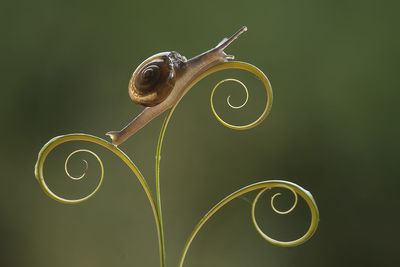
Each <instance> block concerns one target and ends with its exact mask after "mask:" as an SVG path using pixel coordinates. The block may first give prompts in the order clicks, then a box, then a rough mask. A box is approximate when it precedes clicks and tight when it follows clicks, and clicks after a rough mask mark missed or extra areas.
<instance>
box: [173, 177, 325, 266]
mask: <svg viewBox="0 0 400 267" xmlns="http://www.w3.org/2000/svg"><path fill="white" fill-rule="evenodd" d="M272 188H286V189H289V190H290V191H292V192H293V194H294V195H295V202H294V204H293V205H292V207H291V208H290V209H289V210H287V211H279V210H278V209H276V207H275V205H274V202H273V201H274V198H275V197H276V196H278V194H279V193H278V194H275V195H274V196H273V197H272V198H271V206H272V209H273V210H274V211H275V212H278V213H281V214H287V213H289V212H291V211H292V210H293V209H294V208H295V207H296V205H297V195H299V196H301V197H302V198H303V199H304V200H305V202H306V203H307V206H308V208H309V210H310V213H311V222H310V226H309V228H308V230H307V232H306V233H305V234H304V235H303V236H301V237H300V238H298V239H296V240H292V241H280V240H276V239H273V238H271V237H269V236H268V235H266V234H265V233H264V232H263V231H262V230H261V228H260V227H259V225H258V223H257V220H256V216H255V207H256V204H257V202H258V200H259V198H260V196H261V195H262V194H263V193H264V192H265V191H267V190H268V189H272ZM255 190H261V191H260V192H259V193H258V194H257V196H256V197H255V198H254V200H253V202H252V208H251V218H252V221H253V224H254V227H255V228H256V230H257V232H258V233H259V234H260V235H261V237H262V238H264V239H265V240H267V241H268V242H270V243H272V244H274V245H276V246H281V247H293V246H298V245H300V244H302V243H304V242H306V241H307V240H308V239H310V238H311V236H312V235H313V234H314V233H315V231H316V230H317V226H318V220H319V211H318V207H317V204H316V203H315V200H314V198H313V196H312V195H311V193H310V192H308V191H307V190H305V189H304V188H302V187H300V186H299V185H297V184H294V183H291V182H288V181H284V180H268V181H263V182H259V183H255V184H252V185H248V186H246V187H243V188H241V189H239V190H237V191H235V192H233V193H232V194H230V195H229V196H227V197H225V198H224V199H222V200H221V201H220V202H219V203H218V204H217V205H215V206H214V207H213V208H212V209H211V210H210V211H209V212H207V213H206V214H205V215H204V217H203V218H202V219H201V220H200V222H199V223H198V224H197V226H196V227H195V228H194V230H193V232H192V233H191V234H190V236H189V238H188V240H187V241H186V244H185V246H184V248H183V252H182V255H181V259H180V263H179V267H182V266H183V263H184V260H185V257H186V254H187V251H188V249H189V247H190V245H191V243H192V241H193V239H194V238H195V237H196V235H197V233H198V232H199V231H200V229H201V228H202V227H203V225H204V224H205V223H206V222H207V221H208V220H209V219H210V218H211V217H212V216H213V215H214V214H215V213H216V212H217V211H218V210H219V209H221V208H222V207H223V206H225V205H226V204H227V203H229V202H230V201H232V200H233V199H236V198H238V197H240V196H242V195H244V194H246V193H249V192H251V191H255Z"/></svg>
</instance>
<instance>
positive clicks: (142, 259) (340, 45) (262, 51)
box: [0, 0, 400, 267]
mask: <svg viewBox="0 0 400 267" xmlns="http://www.w3.org/2000/svg"><path fill="white" fill-rule="evenodd" d="M399 8H400V5H399V4H398V2H397V1H372V0H371V1H370V0H367V1H320V0H319V1H277V0H268V1H250V0H249V1H187V0H186V1H172V0H171V1H58V0H56V1H54V0H52V1H40V0H39V1H18V0H17V1H3V2H2V7H1V9H0V29H1V41H0V48H1V49H0V51H1V59H0V67H1V71H0V76H1V90H0V96H1V97H0V101H1V105H0V109H1V112H0V118H1V127H2V130H1V133H0V135H1V140H2V144H1V154H0V157H1V158H0V159H1V161H0V162H1V170H2V175H1V176H2V177H1V179H0V188H1V194H0V196H1V202H0V214H1V215H0V216H1V219H0V234H1V257H0V265H1V266H30V267H35V266H41V267H43V266H60V267H63V266H76V267H78V266H158V264H159V263H158V259H159V258H158V257H159V256H158V247H157V240H156V229H155V224H154V221H153V218H152V213H151V210H150V206H149V204H148V203H147V201H146V198H145V195H144V192H143V190H142V189H141V188H140V185H139V183H138V182H137V179H136V178H135V177H134V176H133V175H132V174H131V173H130V172H129V170H128V168H127V167H126V166H124V164H123V163H122V162H121V161H120V160H119V159H118V158H116V157H115V156H114V155H112V154H111V153H109V152H108V151H105V150H102V149H101V148H99V147H96V146H89V148H92V149H93V150H94V151H96V152H97V153H99V155H101V157H102V158H103V162H104V164H105V171H106V173H105V182H104V184H103V186H102V188H101V189H100V191H99V192H98V193H97V194H96V196H95V197H93V198H92V199H90V200H89V201H87V202H85V203H82V204H79V205H72V206H70V205H64V204H60V203H57V202H55V201H53V200H51V199H50V198H48V197H47V196H46V195H45V194H44V193H43V192H42V191H41V189H40V188H39V185H38V183H37V182H36V180H35V178H34V175H33V167H34V164H35V161H36V157H37V153H38V151H39V150H40V148H41V147H42V146H43V145H44V144H45V143H46V142H47V141H48V140H49V139H51V138H52V137H54V136H57V135H61V134H67V133H74V132H83V133H88V134H93V135H96V136H99V137H104V138H105V136H104V133H105V132H107V131H109V130H118V129H120V128H121V127H123V126H124V125H125V124H126V123H127V122H129V121H130V120H131V119H132V118H133V117H134V116H135V115H136V114H138V113H139V112H140V111H141V109H142V108H141V107H139V106H137V105H135V104H133V103H132V102H131V101H130V99H129V97H128V94H127V84H128V81H129V79H130V75H131V73H132V72H133V71H134V69H135V68H136V66H137V65H138V64H139V63H141V62H142V61H143V60H144V59H145V58H147V57H149V56H151V55H153V54H155V53H157V52H161V51H171V50H176V51H179V52H180V53H181V54H183V55H185V56H186V57H188V58H190V57H192V56H195V55H197V54H199V53H201V52H203V51H205V50H207V49H209V48H211V47H213V46H215V45H216V44H217V43H218V42H219V41H220V40H221V39H222V38H223V37H225V36H229V35H231V34H232V33H233V32H235V31H236V30H237V29H238V28H239V27H241V26H242V25H246V26H248V28H249V30H248V32H246V33H245V34H243V35H242V36H241V37H240V38H239V39H238V40H236V41H235V42H234V43H233V44H232V45H231V46H230V47H229V48H228V49H227V52H228V53H230V54H234V55H235V56H236V58H237V59H238V60H242V61H247V62H250V63H252V64H254V65H256V66H258V67H259V68H260V69H262V70H263V71H264V72H265V73H266V74H267V75H268V77H269V78H270V80H271V84H272V87H273V89H274V105H273V109H272V112H271V114H270V116H269V117H268V118H267V119H266V120H265V121H264V122H263V123H262V124H261V125H260V126H258V127H256V128H254V129H251V130H248V131H240V132H238V131H233V130H230V129H228V128H225V127H223V126H222V125H220V124H219V123H218V121H217V120H215V119H214V117H213V116H212V113H211V109H210V107H209V95H210V92H211V89H212V87H213V86H214V84H215V83H216V82H218V81H219V80H221V79H223V78H228V77H241V78H242V79H243V81H244V82H245V83H246V84H248V86H249V89H250V93H251V96H250V102H249V104H248V106H247V107H246V108H244V110H243V111H240V112H239V111H236V110H229V109H228V108H227V107H226V102H225V98H226V96H227V95H228V94H231V95H232V102H233V103H234V104H239V103H240V101H242V99H243V92H242V91H241V90H240V88H239V87H237V85H235V84H224V85H223V86H222V87H221V89H220V90H219V91H218V94H217V95H216V99H215V102H216V106H217V110H218V112H220V113H221V115H223V116H224V118H226V120H228V121H229V122H233V123H245V122H249V121H250V120H251V119H253V118H256V117H257V116H258V115H259V114H260V112H261V111H262V108H263V105H264V104H265V92H264V91H263V89H262V87H261V84H260V83H259V82H258V81H257V80H256V79H254V77H253V76H252V75H249V74H245V73H242V72H235V71H233V72H229V71H228V72H226V73H222V74H221V73H218V74H215V75H213V76H211V77H208V78H207V79H205V80H203V81H201V82H200V83H199V84H197V85H196V86H195V87H194V88H192V90H191V91H190V92H189V93H188V94H187V95H186V96H185V98H184V100H183V101H182V102H181V104H180V105H179V107H178V108H177V110H176V112H175V114H174V116H173V118H172V120H171V122H170V125H169V128H168V130H167V134H166V137H165V143H164V147H163V158H162V163H161V178H162V199H163V201H164V202H163V203H164V204H163V208H164V220H165V222H164V223H165V231H166V239H167V241H166V245H167V248H166V249H167V264H168V266H176V264H177V260H178V257H179V255H180V251H181V249H182V247H183V244H184V242H185V240H186V238H187V236H188V235H189V233H190V232H191V230H192V229H193V227H194V225H195V224H196V223H197V222H198V220H199V219H200V218H201V217H202V216H203V214H204V213H205V212H207V210H208V209H209V208H211V207H212V206H213V205H214V204H215V203H216V202H217V201H219V200H220V199H222V198H223V197H224V196H226V195H227V194H229V193H231V192H233V191H234V190H236V189H238V188H240V187H242V186H245V185H248V184H251V183H254V182H258V181H261V180H266V179H286V180H289V181H292V182H295V183H297V184H299V185H301V186H303V187H304V188H306V189H307V190H309V191H311V192H312V194H313V195H314V197H315V199H316V201H317V203H318V206H319V209H320V215H321V220H320V225H319V229H318V231H317V233H316V234H315V235H314V236H313V237H312V239H311V240H310V241H309V242H307V243H305V244H303V245H301V246H299V247H295V248H278V247H274V246H272V245H270V244H269V243H267V242H265V241H264V240H263V239H262V238H261V237H260V236H259V235H258V234H257V233H256V231H255V229H254V228H253V226H252V224H251V221H250V205H249V203H248V201H249V200H251V199H252V198H253V197H254V195H252V194H249V195H248V196H246V198H242V199H238V200H235V201H233V202H232V203H231V204H230V205H228V206H227V207H225V208H224V209H222V210H221V211H220V212H219V213H218V214H217V215H216V216H215V217H214V218H213V219H212V220H211V221H210V222H209V223H208V224H206V225H205V227H204V228H203V229H202V231H201V232H200V233H199V236H198V237H197V238H196V239H195V241H194V243H193V245H192V247H191V249H190V250H189V253H188V255H187V259H186V263H185V266H193V267H195V266H219V267H221V266H252V267H253V266H254V267H257V266H274V267H278V266H308V267H311V266H394V265H396V261H397V258H398V257H396V253H397V251H398V248H399V247H398V242H397V239H398V238H399V230H398V227H399V224H400V220H399V208H400V207H399V206H400V205H399V203H400V202H399V193H398V192H399V185H400V183H399V178H400V177H399V166H398V165H399V149H400V141H399V133H400V127H399V119H398V118H399V109H398V105H399V104H398V101H399V97H400V93H399V84H400V83H399V74H398V72H399V67H400V66H399V59H400V58H399V47H400V43H399V25H400V24H399V19H398V16H399ZM162 120H163V116H161V117H160V118H157V119H155V120H154V121H152V122H151V123H150V124H149V125H147V126H146V127H145V128H143V129H142V130H141V131H140V132H139V133H137V134H136V135H135V136H134V137H132V138H130V139H129V140H128V141H127V142H126V143H124V144H123V145H121V146H120V148H121V149H123V150H124V151H125V152H126V153H127V154H128V155H129V156H130V157H131V158H132V159H133V161H134V162H135V163H136V164H137V165H138V167H139V168H140V169H141V170H142V172H143V174H144V176H145V177H146V179H147V180H148V181H149V184H150V185H151V186H154V155H155V150H156V140H157V136H158V133H159V129H160V128H161V124H162ZM84 145H85V144H73V145H66V146H65V147H64V148H60V149H59V150H57V151H55V152H54V154H52V155H51V157H50V158H49V161H48V162H47V164H46V172H45V175H47V178H48V181H49V183H50V185H51V186H52V188H54V189H55V190H56V191H57V192H58V193H60V194H62V195H63V196H68V197H75V196H78V195H81V194H84V193H85V192H86V191H87V190H90V189H91V188H93V185H94V184H95V183H96V181H97V180H96V179H97V178H96V177H95V176H96V174H97V173H98V170H96V164H95V163H92V164H90V163H91V161H89V164H90V169H89V173H88V174H89V177H88V178H87V180H85V181H82V182H79V183H78V184H76V183H73V182H70V181H68V180H67V179H66V177H65V175H64V173H63V160H64V158H65V154H64V153H67V151H71V150H72V149H74V148H76V147H81V146H84ZM71 165H72V166H71V172H73V174H78V173H79V172H80V171H81V170H82V168H83V167H82V163H81V162H80V161H79V157H78V158H77V159H76V162H75V163H71ZM96 172H97V173H96ZM292 200H293V199H292V198H291V195H290V194H284V195H283V196H282V198H281V199H280V201H279V202H278V203H277V205H279V207H281V208H282V209H284V208H285V207H288V206H289V205H290V203H291V201H292ZM263 203H264V205H263V204H260V206H259V207H258V208H259V209H258V210H257V211H258V214H259V220H260V224H261V225H262V227H263V229H265V231H266V232H267V233H268V234H271V235H272V236H273V237H276V238H281V239H284V240H288V239H291V238H294V237H298V236H299V235H301V233H302V231H304V230H305V229H306V228H307V227H308V225H307V223H308V220H309V214H308V211H307V209H306V208H305V207H304V203H303V204H302V203H300V205H299V209H298V210H296V212H295V213H293V214H292V215H287V216H277V215H275V214H273V213H272V212H271V210H270V208H269V206H268V205H267V204H268V202H267V201H265V202H263ZM397 264H398V262H397Z"/></svg>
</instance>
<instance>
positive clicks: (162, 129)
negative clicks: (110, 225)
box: [155, 106, 176, 267]
mask: <svg viewBox="0 0 400 267" xmlns="http://www.w3.org/2000/svg"><path fill="white" fill-rule="evenodd" d="M175 107H176V106H173V107H172V108H171V109H170V110H169V111H168V114H167V116H166V117H165V119H164V123H163V125H162V127H161V131H160V136H159V138H158V144H157V152H156V168H155V170H156V197H157V211H158V220H159V222H160V226H161V229H160V239H161V240H160V246H161V248H160V253H161V267H165V241H164V230H163V229H164V227H163V220H162V209H161V192H160V161H161V148H162V143H163V140H164V135H165V130H166V129H167V125H168V122H169V120H170V118H171V116H172V113H173V112H174V110H175Z"/></svg>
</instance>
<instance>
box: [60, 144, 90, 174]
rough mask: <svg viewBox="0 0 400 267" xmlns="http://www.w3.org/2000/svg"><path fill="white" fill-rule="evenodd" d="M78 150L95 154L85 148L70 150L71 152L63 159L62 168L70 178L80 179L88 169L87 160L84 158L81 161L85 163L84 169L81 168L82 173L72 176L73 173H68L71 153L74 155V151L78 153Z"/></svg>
mask: <svg viewBox="0 0 400 267" xmlns="http://www.w3.org/2000/svg"><path fill="white" fill-rule="evenodd" d="M78 152H88V153H92V154H95V153H93V152H92V151H90V150H87V149H79V150H75V151H74V152H72V153H70V154H69V155H68V157H67V158H66V159H65V163H64V170H65V173H66V174H67V176H68V177H69V178H71V179H72V180H80V179H82V178H83V177H85V176H86V174H87V171H88V169H89V164H88V162H87V161H86V160H82V162H83V163H85V169H84V170H83V173H82V174H81V175H80V176H73V175H71V174H70V173H69V171H68V162H69V159H70V158H71V157H72V155H74V154H76V153H78Z"/></svg>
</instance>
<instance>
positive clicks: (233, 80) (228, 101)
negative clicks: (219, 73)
mask: <svg viewBox="0 0 400 267" xmlns="http://www.w3.org/2000/svg"><path fill="white" fill-rule="evenodd" d="M229 81H232V82H236V83H238V84H240V85H241V86H242V88H243V89H244V90H245V92H246V99H245V101H244V102H243V103H242V104H241V105H239V106H235V105H232V104H231V102H230V98H231V96H230V95H229V96H228V97H227V98H226V102H227V103H228V106H229V107H231V108H233V109H240V108H242V107H244V106H245V105H246V104H247V101H248V100H249V90H248V89H247V87H246V85H245V84H244V83H242V82H241V81H239V80H237V79H232V78H229V79H224V80H222V81H220V82H218V83H217V84H216V85H215V86H214V89H213V90H212V93H211V94H214V91H215V90H216V89H217V87H218V86H220V85H221V84H222V83H224V82H229ZM211 105H213V101H212V99H211Z"/></svg>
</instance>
